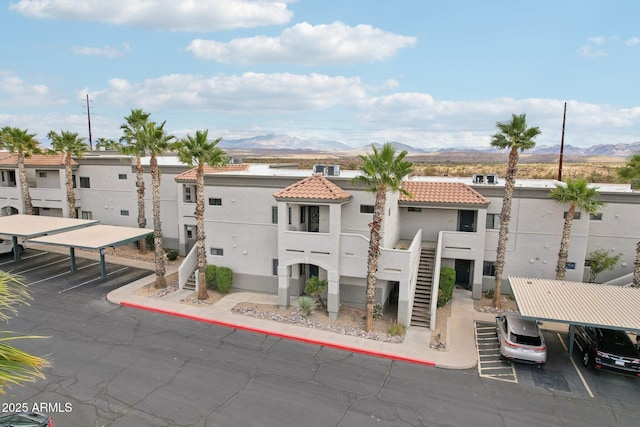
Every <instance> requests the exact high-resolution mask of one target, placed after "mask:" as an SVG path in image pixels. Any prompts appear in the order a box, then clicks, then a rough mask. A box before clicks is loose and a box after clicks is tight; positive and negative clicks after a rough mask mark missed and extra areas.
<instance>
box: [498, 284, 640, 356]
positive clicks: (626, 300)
mask: <svg viewBox="0 0 640 427" xmlns="http://www.w3.org/2000/svg"><path fill="white" fill-rule="evenodd" d="M509 284H510V285H511V289H512V290H513V295H514V296H515V299H516V303H517V304H518V309H519V310H520V315H521V316H522V317H525V318H530V319H535V320H546V321H550V322H560V323H567V324H569V325H570V343H569V353H571V352H572V350H573V325H586V326H594V327H597V328H606V329H619V330H623V331H633V332H636V333H640V289H636V288H627V287H620V286H612V285H601V284H595V283H582V282H566V281H563V280H548V279H533V278H526V277H509Z"/></svg>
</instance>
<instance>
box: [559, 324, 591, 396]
mask: <svg viewBox="0 0 640 427" xmlns="http://www.w3.org/2000/svg"><path fill="white" fill-rule="evenodd" d="M557 335H558V339H559V340H560V344H562V347H563V348H564V351H566V352H567V353H568V352H569V348H567V345H566V344H565V343H564V340H563V339H562V335H560V334H557ZM569 360H570V361H571V364H572V365H573V367H574V368H575V370H576V372H577V373H578V376H579V377H580V381H582V385H584V388H585V389H586V390H587V393H589V396H591V397H595V396H594V395H593V393H592V392H591V388H590V387H589V384H587V380H586V379H585V378H584V376H582V372H580V368H578V365H576V362H575V360H573V357H569Z"/></svg>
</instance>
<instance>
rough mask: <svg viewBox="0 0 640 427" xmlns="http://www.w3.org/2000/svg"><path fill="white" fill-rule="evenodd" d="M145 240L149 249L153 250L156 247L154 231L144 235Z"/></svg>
mask: <svg viewBox="0 0 640 427" xmlns="http://www.w3.org/2000/svg"><path fill="white" fill-rule="evenodd" d="M144 241H145V242H146V244H147V250H149V251H152V250H154V249H155V248H156V241H155V240H153V233H149V234H147V235H146V236H144Z"/></svg>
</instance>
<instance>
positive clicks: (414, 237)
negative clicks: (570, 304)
mask: <svg viewBox="0 0 640 427" xmlns="http://www.w3.org/2000/svg"><path fill="white" fill-rule="evenodd" d="M46 157H47V159H46V160H45V159H42V158H40V157H39V156H33V157H32V158H30V159H27V171H28V173H27V180H28V181H29V185H30V191H31V195H32V199H33V205H34V207H35V208H36V213H37V214H40V215H54V216H67V212H66V209H67V207H66V193H65V178H64V166H63V163H62V158H61V157H59V158H57V160H55V156H46ZM134 163H135V160H134V159H131V158H130V157H125V156H122V155H119V154H114V153H103V152H92V153H90V155H87V156H85V157H83V158H78V159H75V164H74V182H76V196H77V201H76V204H77V209H78V213H79V217H80V218H91V219H98V220H100V221H101V222H102V223H104V224H112V225H125V226H133V227H135V226H137V194H136V187H135V164H134ZM143 163H144V165H145V174H144V175H145V185H146V188H147V192H146V195H145V202H146V203H145V210H146V217H147V222H148V224H151V222H152V213H151V208H152V206H151V179H150V174H149V167H148V158H143ZM159 165H160V169H161V174H162V179H161V199H162V202H161V212H162V228H163V235H164V238H165V239H164V242H165V246H166V247H170V248H175V249H178V250H179V251H180V253H181V254H182V255H187V254H189V253H190V251H191V249H192V248H193V247H194V245H195V238H196V221H195V218H194V209H195V173H194V171H193V170H191V169H190V168H189V167H188V166H186V165H183V164H180V163H179V162H178V161H177V159H176V158H174V157H161V158H159ZM205 172H206V173H205V205H206V209H205V233H206V236H207V241H206V248H207V257H208V263H210V264H216V265H220V266H226V267H230V268H231V269H232V270H233V271H234V288H236V289H242V290H251V291H257V292H266V293H272V294H277V295H278V301H279V304H280V305H281V306H287V305H289V304H291V303H292V301H293V300H294V299H295V298H296V297H297V296H299V295H301V294H302V292H303V290H304V284H305V281H306V279H307V278H309V277H311V276H318V277H320V278H321V279H326V280H327V281H328V293H327V300H328V310H329V314H330V316H331V317H335V316H337V312H338V309H339V307H340V305H348V306H354V307H358V308H363V307H364V303H365V286H366V272H367V253H368V239H369V226H368V224H369V222H370V221H371V219H372V212H373V204H374V195H373V194H372V193H371V192H368V191H366V189H365V188H362V187H360V186H358V185H354V184H353V182H352V179H353V177H355V176H356V174H357V173H358V172H357V171H349V170H340V168H339V167H338V166H335V165H317V166H316V167H314V168H313V169H311V168H310V169H299V168H294V167H282V166H278V165H273V166H270V165H267V164H243V163H239V164H228V165H225V166H224V167H219V168H206V171H205ZM0 175H1V176H0V177H1V178H2V181H1V182H0V212H2V214H10V213H15V212H21V211H22V200H21V192H20V184H19V182H17V181H18V180H19V176H18V171H17V165H16V163H15V158H12V156H4V157H1V156H0ZM556 183H557V182H556V181H553V180H524V179H523V180H517V182H516V188H515V192H514V199H513V206H512V216H511V221H510V232H509V240H508V246H507V255H506V264H505V271H504V276H503V277H504V278H505V283H504V284H503V289H504V290H505V292H509V288H508V283H507V282H506V278H507V277H508V276H510V275H514V276H522V277H534V278H553V277H555V265H556V260H557V253H558V250H559V245H560V239H561V234H562V227H563V223H564V214H565V211H566V210H567V209H568V206H563V205H560V204H558V203H556V202H555V201H553V200H551V199H550V198H549V192H550V190H552V189H553V188H554V187H555V184H556ZM404 186H405V188H406V189H407V190H408V191H409V192H410V193H411V194H412V197H407V196H404V195H400V194H397V193H395V194H394V193H389V194H388V195H387V202H386V206H385V217H384V220H383V224H382V230H381V232H382V241H381V254H380V259H379V266H378V275H377V278H378V285H377V287H378V289H377V293H376V295H377V300H378V302H379V303H380V304H383V305H390V306H392V307H397V312H398V321H399V322H400V323H402V324H404V325H406V326H409V325H420V326H429V325H430V322H431V316H432V315H433V314H434V313H435V309H434V307H433V305H430V304H429V303H430V295H431V294H435V292H437V287H438V280H439V279H438V277H439V270H440V268H441V267H442V266H449V267H452V268H454V269H455V270H456V281H457V285H458V286H462V287H467V288H468V289H470V290H471V291H472V295H473V297H474V298H479V297H480V296H481V293H482V291H483V290H487V289H489V288H493V287H494V285H495V284H494V278H493V268H494V265H495V257H496V247H497V238H498V229H499V214H500V210H501V204H502V196H503V192H504V186H503V182H501V180H500V179H499V178H498V176H497V175H495V174H494V175H474V176H472V177H465V178H455V177H418V176H415V177H410V178H408V179H407V180H406V182H405V185H404ZM597 186H598V187H599V188H600V190H599V191H600V197H601V199H602V200H603V201H604V202H605V203H606V205H605V206H604V207H603V208H602V210H601V211H600V212H598V213H597V214H593V215H589V214H585V213H582V212H577V213H576V215H575V216H574V223H573V228H572V235H571V243H570V250H569V258H568V270H567V273H566V280H569V281H582V280H583V279H584V278H585V277H587V276H588V266H586V264H588V256H589V253H590V252H591V251H593V250H595V249H600V248H602V249H607V250H610V251H611V252H612V253H616V254H617V253H621V254H622V258H621V262H620V263H619V264H618V265H617V266H616V268H615V269H614V270H613V271H610V272H605V273H602V274H601V276H599V281H607V280H611V279H615V278H617V277H621V276H624V275H627V274H630V273H631V272H632V269H633V262H634V259H635V245H636V243H637V242H638V240H640V228H638V227H637V225H636V223H637V218H638V209H639V207H640V192H638V191H632V190H631V188H630V186H629V185H611V184H598V185H597Z"/></svg>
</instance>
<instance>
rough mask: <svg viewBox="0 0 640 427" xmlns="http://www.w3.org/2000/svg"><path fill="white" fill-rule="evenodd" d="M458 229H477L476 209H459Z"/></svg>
mask: <svg viewBox="0 0 640 427" xmlns="http://www.w3.org/2000/svg"><path fill="white" fill-rule="evenodd" d="M458 231H476V211H458Z"/></svg>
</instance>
